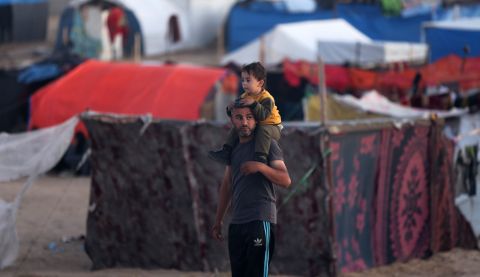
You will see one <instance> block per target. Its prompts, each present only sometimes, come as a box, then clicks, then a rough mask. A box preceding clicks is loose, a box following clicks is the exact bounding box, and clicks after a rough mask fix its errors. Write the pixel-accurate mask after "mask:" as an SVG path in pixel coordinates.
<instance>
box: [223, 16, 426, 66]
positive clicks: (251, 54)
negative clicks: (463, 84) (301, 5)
mask: <svg viewBox="0 0 480 277" xmlns="http://www.w3.org/2000/svg"><path fill="white" fill-rule="evenodd" d="M426 55H427V46H426V45H425V44H419V43H400V42H375V41H372V40H371V39H370V38H369V37H367V36H366V35H364V34H363V33H361V32H360V31H359V30H357V29H355V28H354V27H353V26H352V25H350V24H349V23H348V22H346V21H345V20H343V19H328V20H312V21H303V22H296V23H286V24H278V25H277V26H275V28H274V29H272V30H271V31H269V32H267V33H266V34H265V35H263V36H262V37H261V38H257V39H255V40H254V41H252V42H250V43H248V44H247V45H245V46H243V47H241V48H240V49H238V50H236V51H234V52H232V53H229V54H227V55H225V56H224V57H223V59H222V63H224V64H225V63H228V62H235V63H238V64H245V63H249V62H251V61H254V60H262V61H263V62H264V63H265V64H266V65H267V66H268V65H275V64H278V63H280V62H281V61H282V60H283V59H285V58H288V59H291V60H305V61H309V62H316V60H317V57H318V56H320V57H321V58H322V59H323V61H324V62H325V63H328V64H342V63H345V62H352V63H362V64H364V63H375V64H378V63H389V62H397V61H424V60H425V57H426Z"/></svg>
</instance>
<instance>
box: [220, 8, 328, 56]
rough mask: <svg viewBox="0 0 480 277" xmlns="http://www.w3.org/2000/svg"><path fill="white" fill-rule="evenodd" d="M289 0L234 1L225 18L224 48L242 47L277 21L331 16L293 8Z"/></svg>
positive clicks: (323, 11) (315, 11)
mask: <svg viewBox="0 0 480 277" xmlns="http://www.w3.org/2000/svg"><path fill="white" fill-rule="evenodd" d="M290 2H293V1H285V0H282V1H243V2H241V1H239V2H238V3H236V4H235V5H234V6H233V7H232V8H231V10H230V12H229V14H228V18H227V20H226V26H225V48H226V50H227V51H228V52H231V51H234V50H236V49H238V48H240V47H241V46H244V45H245V44H247V43H248V42H250V41H252V40H254V39H256V38H258V37H259V36H260V35H261V34H263V33H266V32H268V31H270V30H271V29H272V28H274V27H275V26H276V25H277V24H281V23H292V22H300V21H306V20H319V19H327V18H333V17H334V16H333V11H327V10H319V9H314V10H311V11H305V10H300V11H299V10H298V9H292V8H290V7H289V5H290ZM295 2H299V1H295ZM325 2H327V1H325Z"/></svg>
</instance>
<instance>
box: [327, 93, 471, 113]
mask: <svg viewBox="0 0 480 277" xmlns="http://www.w3.org/2000/svg"><path fill="white" fill-rule="evenodd" d="M335 99H336V100H338V101H339V102H342V103H345V104H347V105H351V106H354V107H356V108H360V109H361V110H363V111H366V112H374V113H377V114H383V115H388V116H392V117H399V118H404V119H412V118H429V117H430V115H431V114H432V113H435V114H437V115H438V116H440V117H451V116H461V115H462V114H465V113H467V111H466V110H460V109H452V110H450V111H437V110H425V109H423V110H422V109H415V108H411V107H405V106H402V105H399V104H396V103H394V102H391V101H389V100H388V99H387V98H386V97H384V96H382V95H381V94H379V93H378V92H376V91H370V92H368V93H365V94H364V95H363V96H362V98H361V99H358V98H355V97H353V96H351V95H344V96H335Z"/></svg>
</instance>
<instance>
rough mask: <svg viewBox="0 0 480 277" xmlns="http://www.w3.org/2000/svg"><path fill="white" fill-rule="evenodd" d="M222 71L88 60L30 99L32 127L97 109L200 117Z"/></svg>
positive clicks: (131, 113)
mask: <svg viewBox="0 0 480 277" xmlns="http://www.w3.org/2000/svg"><path fill="white" fill-rule="evenodd" d="M224 72H225V71H224V70H223V69H214V68H206V67H195V66H186V65H140V64H132V63H106V62H100V61H93V60H90V61H87V62H85V63H83V64H81V65H79V66H78V67H77V68H75V69H74V70H72V71H71V72H70V73H69V74H68V75H66V76H64V77H63V78H61V79H59V80H57V81H56V82H54V83H52V84H50V85H48V86H47V87H44V88H42V89H41V90H40V91H38V92H37V93H35V94H34V96H33V97H32V98H31V119H30V127H31V128H43V127H48V126H51V125H55V124H58V123H60V122H63V121H65V120H66V119H68V118H70V117H72V116H74V115H76V114H79V113H81V112H84V111H85V110H86V109H90V110H93V111H98V112H107V113H121V114H130V115H144V114H147V113H150V114H151V115H152V116H153V117H154V118H164V119H182V120H196V119H198V118H199V117H200V107H201V105H202V104H203V102H204V100H205V97H206V96H207V94H208V93H209V91H210V90H211V89H212V87H213V85H214V84H215V82H216V81H218V80H219V79H220V77H221V76H222V75H223V74H224Z"/></svg>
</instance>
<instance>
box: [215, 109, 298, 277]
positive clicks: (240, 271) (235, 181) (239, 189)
mask: <svg viewBox="0 0 480 277" xmlns="http://www.w3.org/2000/svg"><path fill="white" fill-rule="evenodd" d="M230 121H231V122H232V124H233V127H234V128H235V129H236V131H237V133H238V136H239V143H238V144H237V145H236V146H235V148H234V149H233V150H232V154H231V164H230V165H227V167H226V169H225V173H224V177H223V181H222V184H221V186H220V192H219V203H218V207H217V212H216V216H215V224H214V226H213V229H212V236H213V237H214V238H215V239H217V240H223V235H222V223H223V217H224V215H225V212H226V210H227V208H228V207H229V206H230V204H231V209H232V220H231V223H230V226H229V230H228V250H229V255H230V266H231V270H232V276H233V277H243V276H245V277H255V276H268V268H269V264H270V261H271V258H272V255H273V250H274V245H275V243H274V242H275V240H274V232H273V228H272V227H273V226H272V225H274V224H276V223H277V210H276V206H275V201H276V196H275V189H274V185H273V184H276V185H279V186H282V187H285V188H287V187H289V186H290V183H291V180H290V176H289V174H288V170H287V167H286V166H285V163H284V162H283V154H282V151H281V149H280V147H279V146H278V143H277V142H276V141H275V140H272V144H271V146H270V151H269V153H268V164H264V163H261V162H256V161H253V159H254V155H255V143H254V139H253V137H254V130H255V127H256V124H257V122H256V120H255V118H254V116H253V113H252V110H251V108H250V107H245V106H239V104H237V106H234V107H233V109H232V111H231V115H230Z"/></svg>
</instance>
